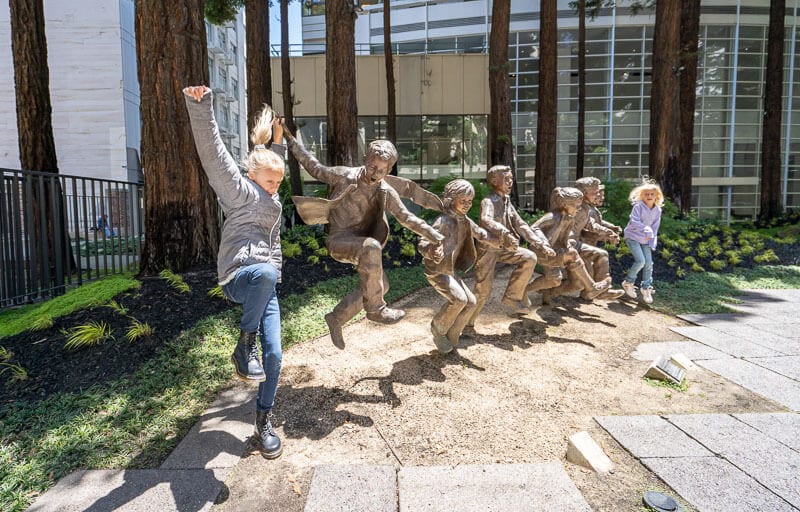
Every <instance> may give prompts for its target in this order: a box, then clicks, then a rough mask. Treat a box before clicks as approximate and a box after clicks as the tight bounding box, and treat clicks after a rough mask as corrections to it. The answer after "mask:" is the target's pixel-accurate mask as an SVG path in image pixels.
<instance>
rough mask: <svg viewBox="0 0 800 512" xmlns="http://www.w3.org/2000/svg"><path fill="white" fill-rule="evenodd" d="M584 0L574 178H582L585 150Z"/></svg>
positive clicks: (580, 21)
mask: <svg viewBox="0 0 800 512" xmlns="http://www.w3.org/2000/svg"><path fill="white" fill-rule="evenodd" d="M585 130H586V0H578V142H577V146H578V147H577V151H576V155H575V156H576V162H575V179H576V180H578V179H581V178H583V162H584V156H583V155H584V153H585V151H586V149H585V145H586V134H585V133H584V132H585Z"/></svg>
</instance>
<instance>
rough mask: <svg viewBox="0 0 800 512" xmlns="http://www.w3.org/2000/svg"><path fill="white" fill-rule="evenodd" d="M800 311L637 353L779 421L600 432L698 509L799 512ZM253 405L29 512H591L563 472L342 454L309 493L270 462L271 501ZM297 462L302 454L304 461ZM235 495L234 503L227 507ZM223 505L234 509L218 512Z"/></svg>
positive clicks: (758, 312)
mask: <svg viewBox="0 0 800 512" xmlns="http://www.w3.org/2000/svg"><path fill="white" fill-rule="evenodd" d="M799 304H800V290H792V291H763V292H762V291H759V292H753V293H751V294H749V295H748V296H747V297H746V299H745V302H744V303H743V304H741V305H738V306H737V308H738V309H740V310H741V311H742V313H740V314H730V315H698V316H687V317H685V319H686V320H688V321H690V322H693V323H695V324H696V326H691V327H675V328H673V330H674V331H675V332H676V333H677V334H681V335H683V336H686V337H689V338H692V340H691V341H689V340H681V341H668V342H663V343H647V344H641V345H639V347H638V348H637V350H636V352H634V353H633V357H634V358H637V359H639V360H641V361H650V360H652V359H654V358H655V357H656V356H659V355H662V354H675V353H678V352H680V353H683V354H685V355H686V356H687V357H688V358H690V359H691V360H692V361H693V362H694V363H695V364H697V365H700V366H702V367H704V368H707V369H708V370H710V371H712V372H715V373H717V374H719V375H721V376H723V377H725V378H727V379H730V380H732V381H734V382H736V383H738V384H739V385H741V386H743V387H746V388H748V389H751V390H753V391H754V392H756V393H759V394H761V395H763V396H765V397H767V398H769V399H771V400H773V401H775V402H777V403H778V404H782V405H783V406H784V407H785V410H781V409H780V406H779V405H776V412H774V413H763V414H752V413H751V414H736V413H733V414H691V415H679V414H676V415H671V414H670V415H665V416H659V415H646V416H597V417H595V420H596V421H597V423H599V424H600V425H601V426H602V427H603V428H604V429H605V430H606V431H607V432H608V433H609V434H610V435H611V436H612V437H613V438H614V439H615V440H616V441H618V442H619V443H620V444H621V445H622V446H623V447H624V448H625V449H626V450H627V451H628V452H629V453H630V454H631V455H632V456H633V457H635V458H636V459H638V460H639V461H640V462H641V463H642V464H643V465H644V466H645V467H646V468H648V469H649V470H650V471H652V472H653V473H655V474H656V475H658V476H659V477H660V478H661V479H662V480H663V481H664V482H665V483H666V484H667V485H669V486H670V487H671V488H672V489H674V490H675V492H677V493H678V494H679V495H680V496H681V497H682V498H684V500H685V502H688V503H689V504H691V506H693V507H695V508H696V509H697V510H699V511H712V510H765V511H767V510H768V511H784V510H785V511H798V510H800V477H798V475H800V445H799V444H798V439H800V415H799V414H798V410H799V409H800V376H798V372H800V369H798V359H800V335H798V330H796V329H795V328H796V327H798V326H800V321H799V320H800V319H799V318H798V317H796V313H794V312H795V311H796V310H797V307H798V305H799ZM425 314H429V313H425ZM425 314H423V315H422V316H421V317H425ZM411 316H412V321H409V323H408V326H407V327H405V328H404V329H406V330H408V329H410V330H412V331H414V330H415V329H416V330H419V331H420V332H421V333H423V335H424V333H425V331H426V327H427V326H426V325H425V324H424V323H421V324H420V325H417V323H420V322H416V323H415V322H414V321H413V315H411ZM413 334H414V335H415V336H418V335H420V333H417V332H414V333H413ZM351 350H353V349H352V348H351ZM357 353H358V352H356V354H357ZM689 377H690V378H691V370H690V373H689ZM337 392H339V393H346V391H342V390H340V391H337ZM253 396H254V390H253V389H252V388H249V387H245V386H243V385H237V386H235V387H233V388H232V389H229V390H227V391H225V392H223V393H222V394H221V395H220V396H219V397H218V399H217V400H216V401H215V402H214V404H213V405H212V406H211V407H210V408H209V409H208V411H206V413H205V414H204V415H203V416H202V418H201V419H200V421H198V423H197V424H196V425H195V426H194V427H193V428H192V429H191V431H190V432H189V434H188V435H187V436H186V437H185V438H184V439H183V440H182V442H181V443H180V444H179V445H178V447H177V448H176V449H175V451H174V452H173V453H172V454H171V455H170V456H169V457H168V458H167V460H165V461H164V463H163V464H162V466H161V467H160V468H158V469H148V470H117V471H99V470H92V471H78V472H75V473H72V474H70V475H68V476H66V477H64V478H62V479H61V480H60V481H59V482H58V483H57V485H56V486H54V487H53V488H52V489H51V490H50V491H48V492H47V493H45V494H44V495H42V496H41V497H40V498H39V499H38V500H37V501H36V502H35V503H34V504H33V505H32V506H31V507H30V508H29V510H31V511H37V512H38V511H78V510H92V511H106V510H125V511H147V512H155V511H170V510H176V511H181V512H183V511H201V510H210V509H211V508H212V507H213V508H215V509H216V508H218V507H220V509H221V510H223V509H224V510H240V509H241V510H244V509H247V510H265V508H264V505H263V502H261V501H260V500H261V499H262V498H263V493H273V494H274V493H275V492H286V493H288V494H289V497H287V502H288V501H289V500H290V499H293V500H294V502H297V500H298V499H300V500H302V504H301V505H300V507H302V509H303V510H305V511H306V512H327V511H387V512H390V511H403V512H429V511H430V512H433V511H450V510H459V511H467V512H471V511H475V512H478V511H481V512H483V511H498V512H500V511H502V512H514V511H520V512H522V511H539V510H541V511H555V512H558V511H584V510H591V508H590V506H589V504H588V503H587V501H586V500H585V499H584V497H583V496H582V495H581V492H580V491H579V490H578V488H577V487H576V485H575V483H574V482H573V480H572V479H571V478H570V474H568V472H567V471H565V466H564V464H565V463H563V462H562V461H561V460H552V461H544V462H541V463H524V464H517V463H513V462H512V461H507V462H506V461H498V462H499V463H497V464H463V465H457V466H441V465H438V466H437V465H430V466H413V465H404V464H400V465H399V466H398V464H393V463H392V462H393V461H392V456H391V454H390V453H387V454H386V457H388V459H386V462H387V463H386V464H375V463H374V462H371V461H370V460H364V461H363V462H362V463H355V464H353V463H348V464H338V463H337V451H336V449H335V447H334V449H332V450H331V451H330V452H328V456H329V458H330V462H329V463H320V464H317V465H315V466H314V468H313V475H305V478H306V480H305V481H306V482H310V485H308V489H307V494H306V493H305V492H301V491H300V490H299V486H298V485H297V484H296V480H300V479H301V478H302V477H303V475H297V474H294V473H292V472H291V471H293V470H291V468H293V467H296V466H292V465H291V464H288V463H287V460H286V459H287V456H286V455H285V456H284V457H283V458H282V459H278V460H277V461H273V462H270V464H271V466H270V471H271V472H274V473H276V474H281V472H282V471H286V474H285V478H283V480H282V482H281V488H282V489H283V488H289V489H291V486H290V485H288V486H287V484H294V485H295V489H294V493H292V491H291V490H290V491H286V490H282V491H276V490H275V488H270V487H269V485H268V484H267V483H266V480H265V483H264V489H263V490H261V491H260V492H261V494H259V492H251V493H246V492H243V490H242V489H239V488H238V487H239V486H241V485H247V486H252V485H253V482H254V481H255V482H259V478H251V479H245V478H243V476H242V475H244V474H247V473H248V472H250V471H263V469H258V468H259V466H257V465H256V464H257V462H256V461H257V460H258V459H260V457H250V458H245V459H242V457H243V456H244V455H246V454H245V450H246V448H247V439H248V437H249V436H250V435H251V433H252V424H253V415H254V414H253V410H252V399H253ZM358 421H359V418H358V417H349V418H348V420H347V421H346V422H345V423H346V424H345V425H344V426H345V427H347V426H348V425H349V426H350V429H353V427H355V429H354V430H356V432H357V431H358V426H359V425H358ZM373 430H374V431H375V432H374V434H373V433H370V434H369V436H372V437H375V438H376V439H375V440H374V441H375V442H379V443H380V442H385V441H386V440H385V439H384V440H383V441H381V439H380V437H382V436H383V434H382V433H381V431H380V429H379V428H378V425H377V424H375V425H374V429H373ZM349 435H350V434H349V432H348V428H342V429H341V430H337V436H341V441H337V442H341V443H343V445H345V444H347V443H348V442H349V443H358V444H359V445H364V446H366V445H368V444H369V443H370V442H372V441H371V438H370V437H365V435H364V434H363V433H362V434H361V436H360V437H359V436H351V437H352V439H349V440H348V436H349ZM487 435H490V432H489V433H487ZM295 443H297V441H296V440H295ZM309 443H312V444H313V439H311V440H309ZM296 448H297V447H296ZM292 456H294V457H304V456H305V455H304V454H303V453H302V452H301V450H297V452H296V453H295V454H294V455H292ZM394 457H395V458H396V454H395V456H394ZM262 467H263V466H262ZM286 468H289V470H287V469H286ZM264 476H265V477H266V475H264ZM573 478H574V473H573ZM256 485H258V484H257V483H256ZM609 492H610V491H609ZM234 495H235V496H236V499H229V497H231V498H232V497H233V496H234ZM248 499H249V500H251V501H250V502H248V501H247V500H248ZM215 502H216V503H218V504H225V505H218V507H215V506H214V503H215ZM231 507H233V508H231ZM286 510H289V509H288V508H287V509H286ZM291 510H299V508H298V507H297V506H293V507H292V508H291ZM281 512H284V511H283V510H282V511H281Z"/></svg>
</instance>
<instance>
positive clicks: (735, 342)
mask: <svg viewBox="0 0 800 512" xmlns="http://www.w3.org/2000/svg"><path fill="white" fill-rule="evenodd" d="M670 330H671V331H673V332H676V333H678V334H681V335H683V336H686V337H687V338H691V339H693V340H695V341H699V342H700V343H703V344H705V345H708V346H710V347H713V348H715V349H717V350H721V351H722V352H725V353H726V354H730V355H732V356H736V357H769V356H779V355H781V353H779V352H776V351H774V350H771V349H769V348H766V347H763V346H761V345H757V344H755V343H751V342H750V341H747V340H744V339H741V338H739V337H736V336H731V335H730V334H727V333H724V332H721V331H718V330H716V329H712V328H710V327H703V326H698V327H694V326H690V327H670Z"/></svg>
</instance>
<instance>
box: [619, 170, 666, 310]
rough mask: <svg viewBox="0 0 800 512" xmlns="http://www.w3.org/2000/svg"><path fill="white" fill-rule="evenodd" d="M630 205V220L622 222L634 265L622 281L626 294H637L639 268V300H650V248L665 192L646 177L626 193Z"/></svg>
mask: <svg viewBox="0 0 800 512" xmlns="http://www.w3.org/2000/svg"><path fill="white" fill-rule="evenodd" d="M628 199H630V201H631V203H632V204H633V208H632V209H631V215H630V220H628V225H627V226H625V231H624V234H625V243H626V244H627V246H628V248H629V249H630V250H631V254H632V255H633V265H632V266H631V268H630V270H629V271H628V275H627V276H626V277H625V280H624V281H623V282H622V288H623V289H624V290H625V293H626V294H627V295H628V297H630V298H632V299H635V298H636V287H635V286H634V283H635V282H636V276H637V274H639V271H640V270H641V271H642V282H641V284H640V287H639V289H640V290H641V292H642V300H644V302H645V303H647V304H652V302H653V292H655V290H653V251H654V250H655V248H656V244H657V243H658V227H659V226H660V225H661V207H662V206H664V193H663V192H661V187H659V186H658V184H657V183H656V182H655V181H653V180H646V181H645V182H644V183H642V184H641V185H639V186H638V187H636V188H634V189H633V190H631V193H630V195H629V196H628Z"/></svg>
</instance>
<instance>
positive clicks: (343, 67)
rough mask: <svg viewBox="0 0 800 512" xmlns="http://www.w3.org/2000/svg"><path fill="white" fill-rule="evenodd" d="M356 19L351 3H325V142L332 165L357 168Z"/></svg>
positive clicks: (341, 0)
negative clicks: (326, 116)
mask: <svg viewBox="0 0 800 512" xmlns="http://www.w3.org/2000/svg"><path fill="white" fill-rule="evenodd" d="M355 16H356V14H355V12H354V11H353V2H352V0H328V1H327V2H326V4H325V45H326V51H325V99H326V103H327V107H328V135H327V138H326V141H327V145H328V163H329V164H331V165H356V164H357V162H358V160H359V155H358V105H357V103H356V87H355V83H356V42H355Z"/></svg>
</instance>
